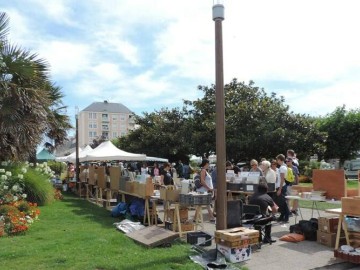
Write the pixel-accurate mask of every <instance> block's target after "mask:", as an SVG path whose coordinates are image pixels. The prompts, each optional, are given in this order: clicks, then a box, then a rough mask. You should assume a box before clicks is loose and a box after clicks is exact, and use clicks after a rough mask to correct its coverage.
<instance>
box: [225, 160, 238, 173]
mask: <svg viewBox="0 0 360 270" xmlns="http://www.w3.org/2000/svg"><path fill="white" fill-rule="evenodd" d="M225 166H226V172H227V171H228V170H233V171H234V173H235V174H236V175H237V174H238V173H239V172H240V168H239V167H238V166H236V165H233V164H232V163H231V161H226V164H225Z"/></svg>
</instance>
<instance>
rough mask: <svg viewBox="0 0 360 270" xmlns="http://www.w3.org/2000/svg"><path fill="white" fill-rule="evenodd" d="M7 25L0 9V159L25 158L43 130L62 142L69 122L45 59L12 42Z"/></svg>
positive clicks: (39, 140) (34, 146) (37, 142)
mask: <svg viewBox="0 0 360 270" xmlns="http://www.w3.org/2000/svg"><path fill="white" fill-rule="evenodd" d="M8 25H9V18H8V17H7V15H6V14H5V13H0V90H1V91H0V108H1V110H0V150H1V156H0V159H1V160H7V159H11V160H25V159H28V158H29V156H30V155H32V154H33V153H34V152H35V151H36V147H37V146H38V145H39V143H40V142H41V141H42V138H43V135H44V134H46V135H47V136H48V137H49V138H51V139H54V141H55V142H58V143H61V142H62V141H63V140H64V138H65V136H66V128H68V127H69V126H70V123H69V119H68V118H67V117H66V116H65V115H63V114H61V112H60V110H61V108H64V107H59V106H58V105H59V104H60V103H61V100H60V99H61V98H62V95H61V94H60V91H59V88H57V87H55V86H54V85H53V84H52V83H51V82H50V79H49V65H48V63H47V62H46V61H45V60H43V59H40V58H38V56H37V54H34V53H31V52H30V51H28V50H26V49H22V48H20V47H17V46H13V45H11V44H10V43H9V42H8V40H7V34H8V32H9V27H8Z"/></svg>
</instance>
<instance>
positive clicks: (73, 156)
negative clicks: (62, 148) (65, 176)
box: [55, 147, 82, 162]
mask: <svg viewBox="0 0 360 270" xmlns="http://www.w3.org/2000/svg"><path fill="white" fill-rule="evenodd" d="M81 152H82V149H81V148H80V147H79V153H81ZM79 155H80V154H79ZM75 159H76V150H75V151H74V152H72V153H71V154H70V155H67V156H63V157H56V158H55V160H56V161H62V162H67V161H70V162H72V161H75Z"/></svg>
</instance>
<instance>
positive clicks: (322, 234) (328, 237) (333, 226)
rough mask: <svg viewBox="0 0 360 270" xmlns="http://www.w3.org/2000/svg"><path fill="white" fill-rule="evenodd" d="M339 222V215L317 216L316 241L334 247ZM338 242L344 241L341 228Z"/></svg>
mask: <svg viewBox="0 0 360 270" xmlns="http://www.w3.org/2000/svg"><path fill="white" fill-rule="evenodd" d="M338 224H339V217H337V216H335V217H319V219H318V231H317V242H318V243H320V244H322V245H325V246H328V247H335V241H336V233H337V228H338ZM341 235H342V237H341V238H340V243H345V236H344V231H343V230H342V234H341Z"/></svg>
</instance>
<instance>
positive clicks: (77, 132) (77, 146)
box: [75, 111, 80, 183]
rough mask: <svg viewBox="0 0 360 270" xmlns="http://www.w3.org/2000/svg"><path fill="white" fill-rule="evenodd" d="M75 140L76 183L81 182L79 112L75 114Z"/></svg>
mask: <svg viewBox="0 0 360 270" xmlns="http://www.w3.org/2000/svg"><path fill="white" fill-rule="evenodd" d="M75 128H76V133H75V139H76V150H75V151H76V152H75V154H76V158H75V174H76V183H78V182H80V162H79V112H78V111H77V112H76V114H75Z"/></svg>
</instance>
